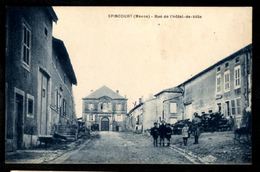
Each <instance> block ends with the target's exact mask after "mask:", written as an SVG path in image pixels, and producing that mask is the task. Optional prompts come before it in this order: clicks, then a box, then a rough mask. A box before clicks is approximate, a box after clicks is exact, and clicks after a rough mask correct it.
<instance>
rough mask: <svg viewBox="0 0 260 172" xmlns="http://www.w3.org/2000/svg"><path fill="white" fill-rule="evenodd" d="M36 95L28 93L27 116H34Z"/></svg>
mask: <svg viewBox="0 0 260 172" xmlns="http://www.w3.org/2000/svg"><path fill="white" fill-rule="evenodd" d="M33 106H34V97H33V96H31V95H29V94H27V117H30V118H33V117H34V108H33Z"/></svg>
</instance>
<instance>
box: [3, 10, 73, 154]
mask: <svg viewBox="0 0 260 172" xmlns="http://www.w3.org/2000/svg"><path fill="white" fill-rule="evenodd" d="M57 20H58V18H57V16H56V14H55V12H54V10H53V9H52V8H51V7H7V8H6V23H5V30H6V49H5V51H6V57H5V143H6V151H13V150H16V149H23V148H28V147H31V146H35V145H36V144H37V139H38V137H39V136H42V135H50V134H51V132H52V129H53V125H54V124H57V125H58V124H59V123H60V124H61V123H62V118H63V117H61V116H64V115H65V116H66V117H69V118H70V119H69V121H72V120H74V119H73V118H74V116H75V112H74V103H73V96H72V89H71V88H72V84H76V83H77V81H76V77H75V74H74V72H73V69H72V66H71V64H70V60H69V56H68V54H67V51H66V48H65V46H64V44H63V43H62V41H60V40H58V39H55V38H53V36H52V28H53V22H57ZM54 59H56V61H55V60H54ZM55 66H56V67H55ZM64 79H66V81H65V82H64ZM57 90H60V92H62V96H61V97H60V99H58V100H60V101H59V102H58V101H57V99H56V98H57V97H58V96H56V93H57ZM61 90H63V91H61ZM56 102H58V103H59V105H58V106H57V103H56ZM61 102H63V103H61ZM61 112H64V113H61Z"/></svg>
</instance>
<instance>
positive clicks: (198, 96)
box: [178, 44, 252, 127]
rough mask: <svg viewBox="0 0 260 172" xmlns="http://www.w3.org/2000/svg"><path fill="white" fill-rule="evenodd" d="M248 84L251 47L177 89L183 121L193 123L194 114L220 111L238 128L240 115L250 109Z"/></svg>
mask: <svg viewBox="0 0 260 172" xmlns="http://www.w3.org/2000/svg"><path fill="white" fill-rule="evenodd" d="M251 80H252V44H250V45H248V46H246V47H244V48H242V49H240V50H239V51H237V52H235V53H233V54H231V55H230V56H228V57H226V58H224V59H223V60H221V61H219V62H217V63H216V64H214V65H212V66H210V67H209V68H207V69H205V70H203V71H202V72H200V73H198V74H197V75H195V76H194V77H192V78H190V79H189V80H187V81H185V82H183V83H181V84H180V85H179V86H178V87H181V88H182V89H183V90H184V97H183V105H184V118H185V119H187V118H189V119H192V115H193V113H194V112H197V113H199V114H201V113H203V112H205V113H208V112H218V111H220V112H221V113H222V114H224V115H225V116H230V115H232V116H233V117H234V119H235V121H236V122H235V123H236V127H240V126H241V119H242V115H243V112H244V111H245V109H246V108H250V109H251ZM180 115H181V114H180Z"/></svg>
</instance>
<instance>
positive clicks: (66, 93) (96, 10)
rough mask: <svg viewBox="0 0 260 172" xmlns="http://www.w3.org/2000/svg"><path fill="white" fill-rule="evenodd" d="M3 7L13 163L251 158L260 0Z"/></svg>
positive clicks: (8, 146)
mask: <svg viewBox="0 0 260 172" xmlns="http://www.w3.org/2000/svg"><path fill="white" fill-rule="evenodd" d="M5 10H6V11H5V12H6V15H5V43H6V44H5V45H6V46H5V132H4V138H5V163H6V164H203V165H204V164H205V165H207V164H221V165H223V164H224V165H225V164H232V165H233V164H235V165H240V164H243V165H244V164H245V165H251V164H252V139H251V136H252V114H251V104H252V101H251V99H252V65H253V64H252V58H253V57H252V7H118V6H117V7H113V6H110V7H91V6H85V7H84V6H53V7H52V6H30V7H29V6H28V7H25V6H23V7H22V6H7V7H6V9H5Z"/></svg>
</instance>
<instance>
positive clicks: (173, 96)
mask: <svg viewBox="0 0 260 172" xmlns="http://www.w3.org/2000/svg"><path fill="white" fill-rule="evenodd" d="M182 95H183V89H181V88H179V87H172V88H168V89H165V90H162V91H160V92H159V93H157V94H155V98H156V107H157V109H156V112H157V115H158V117H159V122H161V121H162V120H165V121H166V122H167V123H171V124H174V123H175V122H177V121H178V120H181V119H182V114H183V110H182V109H183V108H182V106H183V104H182Z"/></svg>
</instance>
